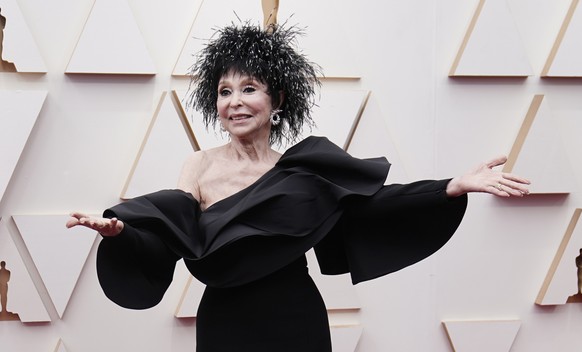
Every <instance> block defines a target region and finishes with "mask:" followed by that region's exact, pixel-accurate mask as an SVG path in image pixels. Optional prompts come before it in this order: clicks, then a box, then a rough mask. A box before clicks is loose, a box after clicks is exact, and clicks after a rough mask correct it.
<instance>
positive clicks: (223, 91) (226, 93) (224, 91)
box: [218, 89, 230, 97]
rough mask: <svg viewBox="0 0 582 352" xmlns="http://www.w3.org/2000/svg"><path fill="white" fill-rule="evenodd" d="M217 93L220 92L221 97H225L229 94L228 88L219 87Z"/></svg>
mask: <svg viewBox="0 0 582 352" xmlns="http://www.w3.org/2000/svg"><path fill="white" fill-rule="evenodd" d="M218 94H220V96H221V97H226V96H228V95H229V94H230V90H229V89H221V90H220V91H219V92H218Z"/></svg>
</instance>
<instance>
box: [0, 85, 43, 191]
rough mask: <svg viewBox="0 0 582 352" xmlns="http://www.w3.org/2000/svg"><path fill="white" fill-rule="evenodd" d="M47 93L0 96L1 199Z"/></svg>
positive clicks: (3, 94) (35, 92) (4, 93)
mask: <svg viewBox="0 0 582 352" xmlns="http://www.w3.org/2000/svg"><path fill="white" fill-rule="evenodd" d="M46 95H47V92H46V91H2V92H0V106H1V107H2V113H1V114H0V165H2V167H0V199H2V196H3V195H4V191H5V190H6V186H8V182H9V181H10V177H11V176H12V172H13V171H14V168H15V167H16V164H17V163H18V159H19V158H20V154H21V153H22V150H23V149H24V146H25V145H26V141H27V139H28V136H29V134H30V131H31V130H32V127H33V126H34V123H35V122H36V118H37V117H38V114H39V113H40V109H41V108H42V105H43V104H44V101H45V99H46Z"/></svg>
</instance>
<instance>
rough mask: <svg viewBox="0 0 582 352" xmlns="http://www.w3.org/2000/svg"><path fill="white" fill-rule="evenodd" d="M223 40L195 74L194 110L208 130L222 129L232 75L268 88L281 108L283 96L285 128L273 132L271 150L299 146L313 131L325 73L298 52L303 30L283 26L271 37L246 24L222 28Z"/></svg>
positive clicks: (212, 45) (202, 57) (213, 43)
mask: <svg viewBox="0 0 582 352" xmlns="http://www.w3.org/2000/svg"><path fill="white" fill-rule="evenodd" d="M217 34H218V37H216V38H214V39H211V40H210V41H209V42H208V44H207V45H206V46H205V47H204V49H203V50H202V51H201V52H200V53H199V55H198V59H197V61H196V63H195V64H194V65H193V66H192V68H191V71H190V74H191V77H192V84H191V87H190V90H191V92H190V95H189V98H188V99H189V100H188V105H189V106H190V107H193V108H195V109H196V110H198V111H200V112H201V113H202V115H203V119H204V123H205V125H206V126H207V127H208V126H209V125H212V126H213V127H214V126H216V122H217V120H218V112H217V110H216V100H217V97H218V82H219V80H220V79H221V77H222V76H223V75H224V74H226V73H228V72H229V71H231V70H233V71H234V72H237V73H242V74H245V75H249V76H251V77H253V78H255V79H257V80H259V81H260V82H261V83H263V84H266V85H267V86H268V89H269V94H270V96H271V99H272V100H273V104H274V105H275V106H277V105H278V104H279V103H280V102H279V96H280V94H279V92H281V91H282V92H283V94H284V99H283V103H282V105H281V107H280V109H281V110H282V112H281V113H279V116H280V117H281V121H282V123H280V124H279V125H277V126H273V127H272V128H271V135H270V139H269V142H270V143H271V144H282V142H283V141H285V142H294V141H295V140H296V139H297V137H298V136H299V135H300V134H301V131H302V129H303V126H304V125H308V126H309V127H312V126H313V120H312V118H311V108H312V107H313V106H314V105H315V86H316V85H317V86H319V85H320V82H319V80H318V78H317V76H318V74H320V73H321V69H320V67H319V66H317V65H316V64H313V63H311V62H309V60H308V59H307V58H306V57H305V55H303V54H302V53H301V52H300V51H299V50H298V49H297V47H296V40H297V36H298V35H301V34H303V32H302V31H301V30H300V29H298V28H297V27H288V28H287V27H285V25H278V26H277V27H276V30H275V31H274V32H272V33H268V32H267V31H265V30H263V29H262V28H261V27H260V26H259V25H252V24H250V23H248V22H246V23H243V24H242V25H239V26H236V25H234V24H233V25H230V26H227V27H224V28H221V29H219V30H218V31H217Z"/></svg>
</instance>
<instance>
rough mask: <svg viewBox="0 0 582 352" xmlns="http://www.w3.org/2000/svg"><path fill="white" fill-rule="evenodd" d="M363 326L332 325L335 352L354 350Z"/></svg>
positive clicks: (332, 340) (351, 351)
mask: <svg viewBox="0 0 582 352" xmlns="http://www.w3.org/2000/svg"><path fill="white" fill-rule="evenodd" d="M362 330H363V329H362V327H361V326H359V325H354V326H332V327H331V328H330V331H331V343H332V347H333V348H332V349H333V351H334V352H354V351H355V350H356V347H357V346H358V342H359V341H360V336H362Z"/></svg>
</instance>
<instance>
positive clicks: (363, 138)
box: [347, 94, 411, 183]
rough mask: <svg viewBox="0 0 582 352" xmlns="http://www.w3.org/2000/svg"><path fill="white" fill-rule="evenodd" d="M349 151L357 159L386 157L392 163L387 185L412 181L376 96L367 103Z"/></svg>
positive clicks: (371, 97)
mask: <svg viewBox="0 0 582 352" xmlns="http://www.w3.org/2000/svg"><path fill="white" fill-rule="evenodd" d="M347 151H348V153H350V154H351V155H353V156H355V157H357V158H374V157H378V156H385V157H386V159H388V161H389V162H390V163H391V165H390V172H389V173H388V177H387V179H386V180H387V181H386V182H387V183H408V182H410V181H411V180H410V176H408V173H407V172H406V170H405V168H404V165H403V162H402V160H401V159H400V155H399V153H398V150H397V148H396V146H395V145H394V143H393V141H392V136H391V135H390V132H389V130H388V126H386V120H385V119H384V116H383V114H382V111H381V110H380V104H379V102H378V100H377V99H376V97H375V95H374V94H371V95H370V98H369V99H368V102H367V103H366V108H365V109H364V112H363V113H362V117H361V118H360V120H359V122H358V125H357V127H356V130H355V132H354V135H353V137H352V139H351V141H350V144H349V146H348V149H347Z"/></svg>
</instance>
